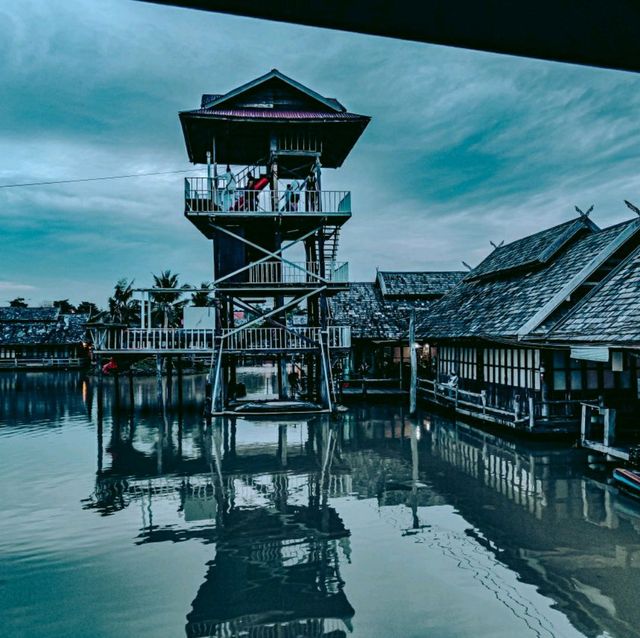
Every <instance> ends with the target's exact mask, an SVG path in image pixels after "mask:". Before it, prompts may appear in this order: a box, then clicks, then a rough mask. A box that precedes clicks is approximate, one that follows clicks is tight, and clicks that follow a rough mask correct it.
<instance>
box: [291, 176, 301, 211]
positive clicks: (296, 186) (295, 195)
mask: <svg viewBox="0 0 640 638" xmlns="http://www.w3.org/2000/svg"><path fill="white" fill-rule="evenodd" d="M301 190H302V185H301V184H300V182H299V181H298V180H297V179H294V180H293V182H291V208H290V210H292V211H294V212H296V211H297V210H298V203H299V202H300V191H301Z"/></svg>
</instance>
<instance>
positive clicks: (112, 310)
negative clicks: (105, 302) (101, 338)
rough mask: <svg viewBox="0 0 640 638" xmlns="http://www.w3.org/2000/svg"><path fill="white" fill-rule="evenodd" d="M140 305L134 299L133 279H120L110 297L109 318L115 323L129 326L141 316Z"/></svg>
mask: <svg viewBox="0 0 640 638" xmlns="http://www.w3.org/2000/svg"><path fill="white" fill-rule="evenodd" d="M138 306H139V304H138V302H137V301H136V300H135V299H133V279H132V280H131V281H127V279H125V278H124V277H123V278H122V279H119V280H118V282H117V283H116V285H115V288H114V289H113V295H112V296H111V297H109V317H110V319H111V321H112V322H114V323H122V324H126V325H129V324H130V323H134V322H135V321H136V319H137V318H138V316H139V307H138Z"/></svg>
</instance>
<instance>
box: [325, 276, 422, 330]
mask: <svg viewBox="0 0 640 638" xmlns="http://www.w3.org/2000/svg"><path fill="white" fill-rule="evenodd" d="M433 303H434V302H433V301H430V300H427V299H417V300H411V301H409V302H408V301H406V300H399V299H393V300H390V299H385V298H384V297H383V296H382V292H381V291H380V288H379V286H378V285H377V284H376V283H370V282H354V283H350V284H349V289H348V290H345V291H342V292H339V293H338V294H337V295H336V296H335V297H333V298H332V299H331V310H332V314H333V318H334V321H335V323H336V324H337V325H349V326H351V336H352V338H353V339H379V340H382V341H384V340H395V339H401V338H403V337H405V336H406V333H407V330H408V325H409V313H410V311H411V310H412V309H413V308H416V309H418V310H422V311H424V310H425V309H426V308H429V307H430V306H431V305H432V304H433Z"/></svg>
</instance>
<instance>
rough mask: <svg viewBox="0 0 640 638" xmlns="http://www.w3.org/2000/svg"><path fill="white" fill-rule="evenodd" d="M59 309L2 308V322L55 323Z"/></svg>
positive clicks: (0, 312) (0, 315)
mask: <svg viewBox="0 0 640 638" xmlns="http://www.w3.org/2000/svg"><path fill="white" fill-rule="evenodd" d="M59 312H60V311H59V310H58V309H57V308H7V307H4V308H0V321H54V320H55V319H56V317H57V316H58V313H59Z"/></svg>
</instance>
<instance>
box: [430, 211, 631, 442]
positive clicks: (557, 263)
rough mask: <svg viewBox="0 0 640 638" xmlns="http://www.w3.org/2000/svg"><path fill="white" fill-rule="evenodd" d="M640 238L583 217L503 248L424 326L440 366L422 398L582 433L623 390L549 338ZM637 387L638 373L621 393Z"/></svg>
mask: <svg viewBox="0 0 640 638" xmlns="http://www.w3.org/2000/svg"><path fill="white" fill-rule="evenodd" d="M639 230H640V221H639V220H632V221H629V222H625V223H622V224H618V225H616V226H611V227H609V228H604V229H600V228H599V227H598V226H596V225H595V224H594V223H593V222H592V221H591V220H590V219H588V217H586V216H580V217H579V218H578V219H572V220H570V221H568V222H565V223H563V224H560V225H558V226H554V227H553V228H549V229H547V230H543V231H541V232H539V233H536V234H534V235H531V236H529V237H525V238H523V239H520V240H517V241H514V242H512V243H510V244H507V245H505V246H500V247H497V248H496V249H495V250H494V251H493V252H492V253H491V254H490V255H489V256H488V257H487V258H486V259H485V260H484V261H483V262H482V263H481V264H479V265H478V266H477V267H476V268H475V269H474V270H472V271H471V272H470V273H469V274H468V275H467V276H466V277H465V278H464V280H463V281H462V282H461V283H460V284H459V285H458V286H456V287H455V288H454V289H453V290H451V292H449V293H448V294H447V295H445V297H443V299H442V300H441V301H440V302H438V303H437V304H436V305H435V306H434V307H433V308H432V310H431V311H430V312H429V313H428V315H427V316H426V317H425V318H424V320H423V321H422V322H421V324H420V325H419V327H418V336H419V338H420V339H421V340H422V341H426V342H428V343H429V344H431V345H432V346H436V347H437V360H438V363H437V373H436V375H435V376H434V378H432V379H424V378H423V379H422V380H421V382H420V387H421V392H422V395H423V396H424V397H425V398H426V399H427V400H429V401H431V402H435V403H438V404H442V405H446V406H448V407H450V408H452V409H455V410H456V411H457V412H459V413H461V414H466V415H470V416H473V417H477V418H480V419H483V420H485V421H489V422H493V423H500V424H505V425H509V426H511V427H516V428H521V429H526V430H530V431H536V432H561V431H571V430H576V429H577V424H578V421H579V415H580V410H581V406H580V402H581V401H582V400H584V399H585V398H588V397H597V396H599V395H600V394H602V393H605V394H606V393H607V392H609V391H612V390H614V388H612V387H610V386H611V383H613V382H612V381H611V380H610V377H609V372H607V371H606V370H605V369H604V367H603V364H598V363H597V362H592V363H587V362H584V361H582V362H581V361H579V360H577V359H575V357H572V355H571V350H570V348H568V347H566V346H565V345H564V344H563V345H560V343H557V345H556V344H554V343H552V342H551V341H550V340H547V339H545V334H546V332H547V331H548V330H549V329H550V327H552V326H554V325H556V324H557V323H558V322H559V321H560V320H561V319H562V318H563V317H565V316H567V315H568V313H570V312H571V311H572V309H574V308H575V307H576V305H577V304H578V303H579V302H580V301H581V300H582V299H584V298H585V297H586V296H587V295H588V294H589V293H590V292H591V291H592V290H593V289H594V287H596V286H598V285H599V284H600V283H601V282H603V281H605V280H606V279H607V277H609V276H610V275H611V273H612V272H613V271H614V270H615V269H616V268H617V267H618V266H619V265H620V264H621V263H622V262H623V261H624V260H626V259H627V258H628V257H629V255H630V254H631V253H632V252H633V251H634V250H636V248H637V247H638V245H639V244H640V232H639ZM636 378H637V371H636V367H635V364H630V365H629V369H628V377H625V379H624V380H623V379H622V378H621V379H619V380H618V382H617V383H618V385H627V386H631V385H634V384H635V383H636V381H635V380H636ZM608 386H609V387H608ZM616 391H617V390H616Z"/></svg>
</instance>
